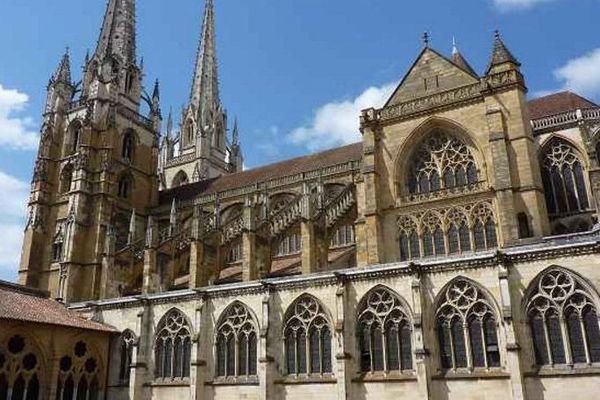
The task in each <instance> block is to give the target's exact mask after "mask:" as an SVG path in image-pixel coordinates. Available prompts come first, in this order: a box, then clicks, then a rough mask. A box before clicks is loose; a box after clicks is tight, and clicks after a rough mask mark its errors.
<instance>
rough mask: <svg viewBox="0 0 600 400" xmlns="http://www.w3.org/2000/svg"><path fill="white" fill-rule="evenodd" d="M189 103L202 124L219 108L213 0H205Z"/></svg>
mask: <svg viewBox="0 0 600 400" xmlns="http://www.w3.org/2000/svg"><path fill="white" fill-rule="evenodd" d="M190 105H191V106H192V107H193V108H194V111H195V112H196V113H197V116H198V117H199V118H198V119H199V121H198V122H199V123H202V125H204V124H205V123H206V122H207V121H208V116H209V115H210V114H211V113H212V112H213V111H216V110H219V109H220V108H221V100H220V98H219V76H218V68H217V46H216V40H215V16H214V4H213V0H206V10H205V11H204V21H203V25H202V37H201V39H200V46H199V47H198V54H197V58H196V67H195V70H194V80H193V84H192V92H191V94H190Z"/></svg>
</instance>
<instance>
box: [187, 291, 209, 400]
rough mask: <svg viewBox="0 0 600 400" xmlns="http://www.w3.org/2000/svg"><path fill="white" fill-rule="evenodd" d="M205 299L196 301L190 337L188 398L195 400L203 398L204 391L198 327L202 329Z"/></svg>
mask: <svg viewBox="0 0 600 400" xmlns="http://www.w3.org/2000/svg"><path fill="white" fill-rule="evenodd" d="M204 304H205V299H204V297H202V298H201V299H200V300H199V301H198V302H197V303H196V315H195V318H194V337H193V339H192V352H191V357H190V360H191V362H192V365H191V368H190V399H191V400H197V399H202V398H203V395H202V394H203V392H204V367H205V366H206V360H203V359H202V357H201V355H202V354H201V353H202V352H201V346H202V342H201V339H200V329H202V315H203V309H204Z"/></svg>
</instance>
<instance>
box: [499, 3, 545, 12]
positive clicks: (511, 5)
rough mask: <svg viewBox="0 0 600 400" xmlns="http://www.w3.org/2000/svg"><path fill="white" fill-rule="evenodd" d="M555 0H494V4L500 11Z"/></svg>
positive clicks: (525, 7) (520, 8) (529, 6)
mask: <svg viewBox="0 0 600 400" xmlns="http://www.w3.org/2000/svg"><path fill="white" fill-rule="evenodd" d="M551 1H555V0H494V5H495V6H496V7H497V8H498V9H500V10H501V11H511V10H524V9H527V8H531V7H533V6H536V5H538V4H542V3H549V2H551Z"/></svg>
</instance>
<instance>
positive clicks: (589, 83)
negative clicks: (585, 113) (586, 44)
mask: <svg viewBox="0 0 600 400" xmlns="http://www.w3.org/2000/svg"><path fill="white" fill-rule="evenodd" d="M554 76H555V77H556V79H558V80H559V81H561V82H563V88H564V89H568V90H572V91H573V92H576V93H578V94H580V95H582V96H591V97H594V96H598V95H600V48H597V49H594V50H592V51H590V52H588V53H586V54H584V55H583V56H581V57H577V58H574V59H572V60H569V61H568V62H567V63H566V64H565V65H564V66H562V67H560V68H558V69H557V70H555V71H554Z"/></svg>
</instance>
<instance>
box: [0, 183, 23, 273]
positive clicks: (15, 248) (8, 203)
mask: <svg viewBox="0 0 600 400" xmlns="http://www.w3.org/2000/svg"><path fill="white" fill-rule="evenodd" d="M0 193H3V200H2V207H0V238H1V240H0V279H7V280H13V279H14V278H15V277H16V272H17V269H18V265H19V258H20V255H21V245H22V242H23V226H24V225H23V224H24V222H25V215H26V203H27V198H28V195H29V185H28V184H27V183H26V182H23V181H21V180H19V179H17V178H15V177H13V176H10V175H8V174H6V173H4V172H2V171H0Z"/></svg>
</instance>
